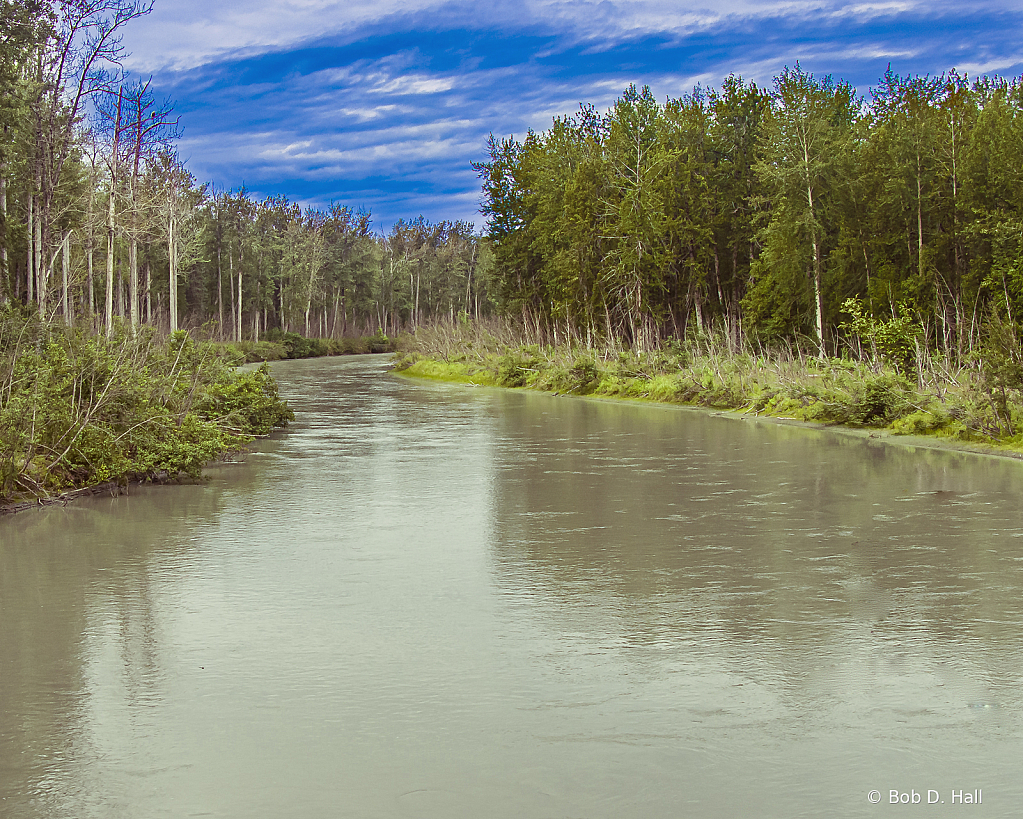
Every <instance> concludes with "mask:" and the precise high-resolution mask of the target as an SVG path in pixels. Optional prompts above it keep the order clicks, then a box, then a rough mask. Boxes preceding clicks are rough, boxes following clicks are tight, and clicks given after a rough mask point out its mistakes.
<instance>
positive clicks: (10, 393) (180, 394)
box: [0, 310, 292, 500]
mask: <svg viewBox="0 0 1023 819" xmlns="http://www.w3.org/2000/svg"><path fill="white" fill-rule="evenodd" d="M236 357H237V350H234V351H232V350H228V351H226V352H225V350H224V349H222V348H221V349H218V348H217V347H216V346H215V345H213V344H210V343H203V344H197V343H196V342H195V341H193V340H192V339H191V338H190V337H189V336H188V335H187V334H185V333H184V332H178V333H175V334H174V335H173V336H171V338H170V339H169V340H167V341H166V342H162V341H159V340H157V339H156V338H155V336H154V334H153V333H152V331H151V330H144V331H142V332H140V333H138V334H137V335H136V336H130V335H126V334H122V335H115V336H114V337H113V338H111V339H106V338H104V337H100V336H93V335H89V334H86V333H85V332H84V331H83V330H81V329H69V328H65V327H63V326H47V325H43V324H40V323H39V322H38V320H37V319H32V318H24V317H22V316H19V315H17V314H16V313H13V312H12V311H9V310H7V311H0V500H11V499H12V498H14V497H16V496H24V495H44V494H47V493H50V492H53V491H59V490H62V489H66V488H69V487H78V486H87V485H90V484H96V483H102V482H104V481H108V480H118V481H126V480H128V479H130V478H133V477H144V476H147V475H153V474H156V473H161V472H166V473H169V474H171V475H177V474H178V473H180V472H184V473H187V474H189V475H198V474H199V473H200V471H201V470H202V467H203V466H204V465H205V464H206V463H208V462H209V461H210V460H212V459H214V458H216V457H218V456H220V455H222V454H223V453H225V452H228V451H230V450H232V449H237V448H239V447H241V446H242V445H244V444H245V443H246V442H247V441H249V440H251V439H252V436H254V435H263V434H266V433H267V432H269V431H270V430H271V429H273V428H274V427H276V426H281V425H283V424H284V423H286V422H287V421H288V420H289V419H290V418H291V417H292V416H291V413H290V410H288V408H287V405H286V404H285V403H284V402H283V401H281V400H280V398H279V396H278V395H277V387H276V384H275V383H274V381H273V379H272V378H271V377H270V375H269V371H268V369H267V368H266V366H265V365H264V366H263V367H262V368H260V369H259V370H257V371H256V372H253V373H244V374H238V373H236V372H234V371H233V370H232V368H231V366H230V362H232V361H233V360H235V358H236Z"/></svg>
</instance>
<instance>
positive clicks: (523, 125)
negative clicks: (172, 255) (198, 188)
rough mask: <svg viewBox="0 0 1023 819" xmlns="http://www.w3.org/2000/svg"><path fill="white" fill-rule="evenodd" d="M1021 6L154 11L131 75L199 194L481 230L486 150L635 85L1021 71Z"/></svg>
mask: <svg viewBox="0 0 1023 819" xmlns="http://www.w3.org/2000/svg"><path fill="white" fill-rule="evenodd" d="M1021 34H1023V4H1020V3H1019V2H1018V0H990V1H987V0H977V2H972V0H958V2H952V1H950V0H927V1H926V2H920V1H919V0H892V2H888V1H887V0H878V1H877V2H871V1H870V0H866V1H865V2H855V3H849V2H830V3H829V2H823V3H822V2H811V1H810V0H762V1H760V2H758V1H757V0H714V2H709V0H694V2H692V3H681V2H665V1H664V0H599V1H598V2H587V1H585V0H578V1H577V0H561V1H560V2H559V1H558V0H524V2H523V0H519V2H502V3H491V2H486V0H482V1H481V0H452V1H448V2H396V0H347V2H334V0H244V1H243V0H204V1H201V0H155V2H154V6H153V11H152V13H151V14H149V15H148V16H146V17H144V18H142V19H140V20H136V21H133V22H132V24H131V25H130V27H128V28H126V29H125V35H124V45H125V46H126V48H127V50H128V51H129V52H130V54H131V56H130V57H129V58H128V59H127V60H126V61H125V66H126V68H128V69H129V70H130V71H131V72H132V73H133V74H135V75H136V76H142V77H148V76H150V75H151V76H152V77H153V88H154V89H155V90H156V91H157V92H158V93H159V94H160V95H161V96H166V97H168V98H170V99H171V100H172V101H173V103H174V108H175V111H176V113H177V114H179V115H180V117H181V133H182V135H181V139H180V140H179V143H178V149H179V152H180V154H181V156H182V158H183V159H184V160H185V162H186V163H187V165H188V167H189V169H190V170H191V171H192V173H193V174H194V175H195V176H196V178H197V179H198V180H199V181H201V182H212V183H214V184H215V185H216V186H217V187H220V188H237V187H240V186H241V185H245V187H246V188H247V189H248V190H249V192H250V193H251V194H252V195H253V196H255V197H257V198H262V197H263V196H267V195H278V194H285V195H287V196H288V197H289V199H291V200H292V201H297V202H299V203H301V204H302V205H305V206H312V207H326V206H327V205H329V204H330V203H331V202H338V203H341V204H344V205H349V206H351V207H353V208H358V207H362V208H365V209H366V210H369V211H370V212H371V213H372V221H373V228H374V229H375V230H377V231H382V232H386V231H387V230H389V229H390V227H391V225H392V224H393V223H394V222H396V221H398V220H399V219H410V218H414V217H417V216H420V215H422V216H424V217H426V218H427V219H428V220H429V221H431V222H439V221H441V220H444V219H447V220H454V219H462V220H466V221H470V222H474V223H475V224H476V225H477V227H478V228H479V227H482V226H483V222H484V220H483V217H482V216H481V215H480V213H479V203H480V188H479V180H478V179H477V177H476V173H475V172H474V171H473V169H472V164H471V163H472V162H474V161H477V162H478V161H482V160H485V159H486V158H487V149H486V148H487V138H488V136H489V135H490V134H494V135H496V136H499V137H506V136H511V135H514V136H515V137H517V138H519V139H521V138H522V137H523V136H524V135H525V134H526V132H527V131H528V129H533V130H536V131H540V130H544V129H546V128H548V127H549V126H550V124H551V120H552V118H553V117H554V116H557V115H563V114H571V113H573V112H574V111H576V110H577V109H578V106H579V104H580V103H591V104H593V105H595V106H596V107H597V108H598V109H600V110H604V109H606V108H608V107H609V106H610V105H611V104H613V102H614V100H615V99H616V98H617V97H618V96H620V95H621V93H622V92H623V91H624V90H625V89H626V88H627V87H628V86H629V84H630V83H635V84H636V85H637V86H643V85H648V86H650V89H651V90H652V91H653V93H654V94H655V96H657V97H658V98H659V99H661V100H664V99H666V98H668V97H677V96H680V95H681V94H684V93H687V92H689V91H691V90H692V88H693V87H694V86H695V85H696V84H698V83H699V84H701V85H702V86H703V87H705V88H707V87H720V85H721V81H722V80H723V79H724V77H726V76H727V75H728V74H730V73H734V74H738V75H741V76H742V77H744V78H745V79H747V80H753V81H755V82H757V83H758V84H759V85H766V86H770V85H771V84H772V81H773V78H774V77H775V76H776V75H777V74H778V73H779V72H780V71H781V69H782V68H783V67H784V66H786V65H788V66H792V65H794V64H795V63H796V61H799V63H800V65H801V66H802V67H803V68H804V69H805V70H808V71H811V72H813V73H815V74H818V75H824V74H831V75H832V76H834V77H835V78H836V79H842V80H845V81H847V82H850V83H851V84H852V85H854V86H855V87H856V88H857V89H858V91H859V92H860V93H861V94H864V95H868V94H869V91H870V87H871V86H874V85H876V84H877V83H878V80H879V78H880V77H881V75H882V74H883V73H884V71H885V69H886V67H887V66H888V65H889V64H890V65H891V66H892V68H893V69H894V70H895V71H896V72H898V73H900V74H903V75H906V74H940V73H942V72H944V71H947V70H949V69H951V68H956V69H958V70H959V71H961V72H962V71H965V72H968V73H969V74H970V75H971V76H976V75H979V74H985V73H987V74H999V75H1001V76H1005V77H1015V76H1019V75H1020V74H1023V37H1021V36H1020V35H1021Z"/></svg>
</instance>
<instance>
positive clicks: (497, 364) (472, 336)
mask: <svg viewBox="0 0 1023 819" xmlns="http://www.w3.org/2000/svg"><path fill="white" fill-rule="evenodd" d="M523 336H524V334H522V333H517V332H516V331H515V330H514V329H513V328H510V327H509V325H507V324H501V323H491V324H489V325H488V324H475V323H456V324H451V325H443V326H438V327H433V328H421V329H420V331H419V332H418V333H417V334H416V335H415V336H414V337H412V336H406V337H404V338H402V339H401V340H400V342H399V352H398V354H397V356H396V369H397V370H398V371H399V372H404V373H405V374H407V375H412V376H416V377H422V378H431V379H437V380H445V381H452V382H458V383H472V384H479V385H488V386H499V387H511V388H524V389H533V390H542V391H546V392H552V393H559V394H571V395H590V396H597V397H606V398H616V399H630V400H645V401H657V402H664V403H671V404H679V405H686V406H697V407H707V408H713V409H718V410H732V411H737V412H742V413H745V414H750V415H757V416H770V417H776V418H783V419H794V420H798V421H804V422H808V423H815V424H823V425H841V426H845V427H852V428H861V429H870V430H884V431H886V433H887V434H891V435H918V436H919V435H923V436H931V437H935V438H941V439H945V440H946V441H949V442H956V443H957V444H959V445H966V446H969V447H971V448H977V449H983V450H987V449H989V448H995V449H998V450H1001V451H1005V452H1010V451H1012V452H1019V451H1023V434H1021V433H1019V432H1017V431H1016V430H1019V429H1020V426H1021V424H1023V400H1021V396H1020V395H1019V392H1018V391H1011V390H1010V391H1009V392H1010V396H1009V401H1008V416H1009V418H1008V421H1006V418H1005V417H1004V416H1005V413H1004V412H1003V413H1001V414H1000V413H999V411H998V407H997V406H996V403H995V402H996V400H997V397H996V396H993V395H992V391H991V389H990V387H989V386H988V382H987V381H986V380H985V377H984V372H983V368H982V365H981V364H979V363H977V362H973V363H971V364H966V365H961V366H957V367H951V366H949V365H948V364H947V363H946V362H942V361H938V360H928V361H927V362H926V363H927V367H926V369H925V370H924V371H922V372H921V373H920V374H918V375H916V376H915V377H909V376H907V375H906V374H904V373H902V372H900V371H899V370H898V369H896V368H895V367H893V366H888V365H885V364H884V363H883V362H882V363H879V362H876V361H874V362H868V361H857V360H853V359H849V358H833V359H823V360H822V359H820V358H818V357H816V356H815V355H812V354H805V353H800V352H799V351H798V350H790V349H785V350H775V351H767V350H758V351H753V350H751V349H742V350H734V349H732V350H730V349H729V345H728V344H727V343H726V342H725V340H723V339H720V338H716V339H715V338H702V339H699V340H697V341H694V342H692V343H688V344H685V345H679V344H678V343H675V342H671V343H669V344H666V345H664V346H663V347H661V348H659V349H655V350H652V351H632V350H628V349H623V348H622V347H621V346H620V345H606V346H605V347H604V348H593V347H586V346H583V345H580V344H564V343H563V344H558V345H554V344H548V343H543V340H542V339H538V338H535V337H534V338H527V337H523Z"/></svg>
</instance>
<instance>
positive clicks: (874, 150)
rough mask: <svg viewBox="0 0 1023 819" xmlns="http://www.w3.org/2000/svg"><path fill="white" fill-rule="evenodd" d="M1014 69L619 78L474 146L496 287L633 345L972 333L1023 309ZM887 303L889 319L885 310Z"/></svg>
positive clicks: (561, 323)
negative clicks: (762, 80) (671, 82)
mask: <svg viewBox="0 0 1023 819" xmlns="http://www.w3.org/2000/svg"><path fill="white" fill-rule="evenodd" d="M1021 156H1023V85H1021V81H1020V80H1019V79H1012V80H1008V79H1004V78H1000V77H986V76H985V77H981V78H979V79H975V80H972V81H971V80H970V79H969V78H968V77H967V76H965V75H963V74H960V73H957V72H956V71H950V72H948V73H946V74H943V75H941V76H937V77H934V76H905V77H903V76H900V75H899V74H897V73H895V72H894V71H893V70H891V68H889V70H888V71H887V72H886V73H885V75H884V76H883V77H882V78H881V79H880V81H879V83H878V85H877V87H875V88H871V89H870V91H869V93H868V94H867V95H865V96H864V95H861V94H859V93H858V92H857V91H856V89H854V88H853V87H852V86H851V85H849V84H848V83H845V82H841V81H836V80H834V79H833V78H832V77H830V76H823V77H821V76H815V75H814V74H812V73H809V72H807V71H805V70H804V69H802V68H801V67H800V66H799V65H798V63H797V64H796V66H795V67H794V68H786V69H785V70H784V71H782V72H781V74H779V75H778V76H777V77H775V79H774V82H773V85H772V86H771V87H759V86H757V85H756V84H755V83H752V82H747V81H744V80H743V79H742V78H741V77H737V76H729V77H728V78H727V79H725V81H724V82H723V84H722V86H721V88H719V89H703V88H700V87H697V88H696V89H694V90H693V91H692V92H691V93H688V94H685V95H683V96H681V97H679V98H676V99H667V100H666V101H665V102H663V103H661V102H658V101H657V100H656V99H655V98H654V96H653V95H652V94H651V92H650V90H649V89H648V88H645V87H644V88H642V89H638V88H636V87H635V86H631V87H630V88H629V89H628V90H627V91H626V92H625V93H624V94H623V95H622V96H621V97H620V98H619V99H618V100H617V101H616V102H615V104H614V105H613V106H612V107H611V108H610V109H609V110H608V111H607V112H606V113H605V114H600V113H598V112H597V111H596V110H595V109H594V108H593V107H592V106H585V105H584V106H581V107H580V110H579V111H578V112H577V113H576V114H574V115H571V116H563V117H558V118H556V119H555V120H554V122H553V124H552V126H551V128H550V129H549V130H547V131H544V132H541V133H535V132H532V131H531V132H529V133H528V134H527V135H526V136H525V138H524V139H522V140H517V139H514V138H507V139H498V138H495V137H493V136H492V137H491V139H490V143H489V159H488V161H485V162H482V163H479V164H477V165H476V166H475V167H476V170H477V172H478V174H479V177H480V179H481V180H482V185H483V193H484V206H483V209H484V212H485V213H486V214H487V217H488V226H489V237H490V239H491V241H492V242H493V250H494V255H495V262H496V280H497V282H498V285H499V288H500V299H501V301H502V304H503V305H504V307H505V309H506V310H507V311H509V312H511V313H520V312H524V313H525V314H527V315H529V316H532V317H534V320H542V321H543V322H544V323H546V324H547V325H548V326H550V327H551V328H553V329H555V330H556V331H557V329H558V328H561V331H562V332H564V333H567V334H579V335H580V336H582V337H583V338H585V339H587V340H591V339H593V338H608V337H611V338H617V339H625V340H626V341H628V342H630V343H633V344H635V345H637V346H639V347H641V348H642V347H646V346H649V345H652V344H655V343H656V342H657V341H658V340H663V339H664V338H666V337H676V338H684V337H685V336H686V335H687V334H688V333H692V332H694V331H696V332H701V331H702V332H710V331H711V330H712V329H716V330H720V331H722V332H723V333H724V334H725V335H726V336H727V337H728V338H732V339H736V340H738V339H739V338H740V337H744V338H759V339H761V340H767V341H779V340H783V339H788V340H792V339H797V338H802V339H807V340H809V341H810V342H811V343H812V346H814V347H816V348H818V349H819V350H820V351H821V352H822V354H823V353H825V352H827V353H833V352H835V351H836V350H837V349H838V346H839V343H840V340H841V338H842V337H843V336H844V335H850V334H848V333H845V330H846V329H848V328H849V327H851V326H852V325H853V324H856V322H859V324H858V325H857V327H860V325H863V324H864V322H866V323H867V324H868V325H870V326H872V327H873V328H875V329H876V328H877V327H878V326H879V324H878V323H879V322H880V326H882V328H884V327H885V326H887V327H888V329H891V328H892V327H897V326H903V325H901V324H899V323H900V322H903V323H906V322H909V323H912V324H913V326H914V327H916V328H918V330H919V333H920V335H921V336H922V337H923V338H924V340H925V341H926V343H927V344H928V345H929V347H930V349H932V350H938V351H940V352H943V353H948V354H953V355H962V354H963V353H965V352H966V351H968V350H971V349H973V348H974V345H975V344H976V343H977V342H978V340H979V338H980V334H981V331H982V326H983V320H984V317H985V316H986V315H988V314H989V313H990V311H992V310H994V311H997V312H999V313H1000V314H1003V315H1004V316H1005V317H1006V318H1007V319H1008V320H1009V321H1010V322H1011V323H1015V322H1018V320H1019V317H1020V316H1021V315H1023V170H1021V166H1020V157H1021ZM886 321H887V325H885V322H886Z"/></svg>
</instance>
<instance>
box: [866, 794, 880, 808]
mask: <svg viewBox="0 0 1023 819" xmlns="http://www.w3.org/2000/svg"><path fill="white" fill-rule="evenodd" d="M867 801H868V802H870V803H871V804H874V805H876V804H877V803H878V802H880V801H881V791H871V792H870V793H868V794H867Z"/></svg>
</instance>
